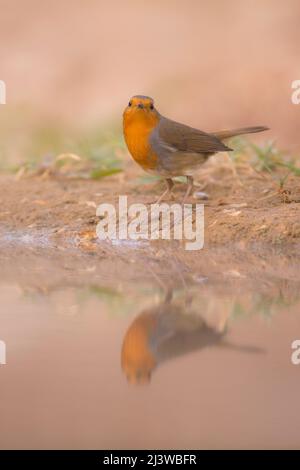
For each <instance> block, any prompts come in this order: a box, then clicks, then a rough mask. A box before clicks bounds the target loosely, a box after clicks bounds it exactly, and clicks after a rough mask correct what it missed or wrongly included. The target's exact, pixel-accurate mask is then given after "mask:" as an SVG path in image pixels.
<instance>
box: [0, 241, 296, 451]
mask: <svg viewBox="0 0 300 470" xmlns="http://www.w3.org/2000/svg"><path fill="white" fill-rule="evenodd" d="M128 250H129V251H128ZM177 255H178V256H177ZM184 256H185V255H182V256H181V257H180V254H179V253H177V254H176V253H174V252H173V253H170V256H169V257H167V258H165V257H164V255H162V253H161V251H160V250H159V249H157V250H156V251H155V253H154V252H151V256H150V255H149V250H148V249H146V250H144V251H139V250H138V249H136V248H132V247H131V248H130V249H128V247H126V248H124V247H119V248H118V249H117V250H116V251H113V252H111V253H110V252H105V253H104V254H103V253H101V250H99V253H98V252H93V251H92V252H89V253H86V252H80V253H79V252H78V250H75V249H71V248H61V247H60V248H59V247H49V246H48V245H47V243H46V242H45V243H44V241H43V239H42V238H41V239H39V240H32V239H30V237H29V238H28V237H27V238H26V237H25V238H24V237H22V238H18V237H15V238H14V237H12V238H10V239H5V240H4V239H2V240H1V249H0V262H1V272H0V303H1V313H0V340H2V341H5V344H6V362H7V363H6V365H1V366H0V384H1V385H0V416H1V429H0V447H1V448H6V449H8V448H24V449H29V448H40V449H44V448H72V449H76V448H85V449H91V448H98V449H104V448H107V449H114V448H123V449H126V448H148V449H160V448H167V449H168V448H170V449H176V448H185V449H192V448H194V449H195V448H198V449H202V448H212V449H213V448H252V447H255V448H299V447H300V404H299V391H300V365H298V366H297V365H293V364H292V362H291V355H292V352H293V351H292V349H291V343H292V342H293V341H294V340H295V339H300V323H299V320H300V291H299V286H300V272H299V260H298V259H297V257H295V256H294V255H293V256H292V255H290V254H285V253H281V252H279V253H272V254H267V255H266V254H262V253H259V254H258V253H257V252H254V253H251V254H250V253H248V254H245V253H239V254H238V253H237V252H236V251H235V250H233V251H232V252H231V253H228V250H227V251H226V253H225V254H224V253H223V252H220V251H216V250H211V251H210V252H207V251H206V252H205V250H203V252H202V253H198V254H197V256H196V255H195V254H193V255H191V256H190V258H185V257H184Z"/></svg>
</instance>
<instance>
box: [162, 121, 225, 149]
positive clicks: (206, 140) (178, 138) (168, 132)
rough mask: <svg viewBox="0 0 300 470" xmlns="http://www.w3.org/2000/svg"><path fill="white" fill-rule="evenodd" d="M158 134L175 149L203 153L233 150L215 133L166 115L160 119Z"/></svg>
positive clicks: (163, 141)
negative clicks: (171, 118) (190, 125)
mask: <svg viewBox="0 0 300 470" xmlns="http://www.w3.org/2000/svg"><path fill="white" fill-rule="evenodd" d="M158 134H159V139H160V141H161V143H163V144H164V145H166V146H168V147H170V149H173V151H179V152H188V153H202V154H203V153H215V152H227V151H229V150H231V149H230V148H229V147H226V145H224V144H223V143H222V142H221V141H220V140H219V139H218V138H217V137H216V136H215V135H213V134H207V133H206V132H202V131H200V130H198V129H193V128H192V127H189V126H185V125H184V124H180V123H179V122H175V121H171V120H170V119H167V118H164V117H161V119H160V123H159V126H158Z"/></svg>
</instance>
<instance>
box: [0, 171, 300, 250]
mask: <svg viewBox="0 0 300 470" xmlns="http://www.w3.org/2000/svg"><path fill="white" fill-rule="evenodd" d="M220 167H221V164H220ZM208 171H209V169H208ZM226 171H227V170H226ZM229 173H230V172H229ZM217 176H218V173H217V174H215V173H214V176H213V178H211V177H210V176H209V177H208V176H207V174H205V177H204V181H206V183H205V192H206V194H208V196H209V198H208V199H207V200H205V201H203V200H201V199H197V198H196V196H197V191H198V189H199V187H198V188H196V192H195V193H194V196H193V198H191V199H190V200H189V202H192V203H195V202H198V203H204V204H205V247H209V246H212V245H215V246H225V245H232V244H234V243H238V244H239V246H240V247H247V246H249V245H251V244H253V243H261V244H264V243H265V244H267V245H272V246H277V247H278V246H279V247H287V246H290V247H291V246H292V245H293V246H297V244H298V243H299V239H300V222H299V215H300V205H299V202H300V187H299V182H298V180H297V178H295V177H293V176H291V177H290V178H289V179H288V181H287V183H286V184H285V187H284V191H285V192H284V193H282V192H280V190H279V189H278V186H276V184H275V183H274V181H273V179H272V178H271V177H269V176H268V175H267V176H265V175H264V174H258V173H256V172H253V173H252V174H249V173H248V174H247V175H246V176H245V175H242V174H240V175H230V174H229V176H228V174H227V177H224V174H223V179H222V184H219V182H218V180H217ZM198 181H199V180H198ZM197 184H200V182H199V183H197ZM0 185H1V199H0V201H1V210H0V226H1V227H2V229H4V230H5V231H27V232H28V233H33V234H34V233H35V234H38V233H43V232H44V233H47V234H49V235H50V236H51V238H53V239H56V240H60V244H64V243H65V242H67V241H68V240H69V241H70V240H73V241H74V240H76V241H77V242H78V243H79V245H80V246H84V245H85V243H86V244H87V247H89V248H90V249H92V250H97V249H100V250H101V246H99V244H98V243H97V241H96V238H95V229H96V224H97V222H98V221H99V219H98V217H96V207H97V206H98V205H99V204H100V203H103V202H109V203H113V204H114V205H115V207H118V206H117V204H118V197H119V195H128V203H129V204H130V203H133V202H139V203H140V202H141V203H145V204H150V203H153V202H155V201H156V199H157V197H158V195H160V193H161V192H162V191H163V188H164V185H163V182H154V183H153V182H151V183H147V184H146V183H137V182H136V179H132V178H130V172H129V174H128V172H125V173H124V174H123V173H121V174H120V175H116V176H111V177H108V178H105V179H103V180H100V181H95V180H85V179H76V178H72V179H71V178H67V177H65V176H61V175H55V176H50V177H49V176H46V177H43V176H30V177H24V178H21V179H19V180H18V181H16V179H15V178H14V177H12V176H1V179H0ZM184 190H185V185H184V184H182V183H178V185H177V186H176V189H175V193H174V196H175V200H178V201H181V200H182V194H183V191H184Z"/></svg>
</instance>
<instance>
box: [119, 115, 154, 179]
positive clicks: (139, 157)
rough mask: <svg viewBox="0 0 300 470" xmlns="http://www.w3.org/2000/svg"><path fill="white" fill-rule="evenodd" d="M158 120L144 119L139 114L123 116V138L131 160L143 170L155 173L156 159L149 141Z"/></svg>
mask: <svg viewBox="0 0 300 470" xmlns="http://www.w3.org/2000/svg"><path fill="white" fill-rule="evenodd" d="M157 123H158V119H157V118H156V116H155V119H154V118H151V119H149V118H147V119H145V118H144V116H143V115H142V114H141V113H139V114H138V113H137V115H136V116H130V117H127V116H124V137H125V141H126V144H127V147H128V150H129V152H130V153H131V155H132V157H133V159H134V160H135V161H136V162H137V163H138V164H139V165H140V166H141V167H142V168H143V169H144V170H145V171H155V170H156V168H157V164H158V157H157V155H156V154H155V152H154V151H153V150H152V148H151V145H150V142H149V139H150V135H151V133H152V132H153V130H154V128H155V127H156V125H157Z"/></svg>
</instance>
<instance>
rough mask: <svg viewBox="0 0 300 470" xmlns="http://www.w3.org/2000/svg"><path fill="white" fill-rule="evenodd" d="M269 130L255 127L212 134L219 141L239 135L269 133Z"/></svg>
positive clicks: (263, 127)
mask: <svg viewBox="0 0 300 470" xmlns="http://www.w3.org/2000/svg"><path fill="white" fill-rule="evenodd" d="M268 130H269V128H268V127H265V126H255V127H241V128H240V129H233V130H231V131H219V132H212V134H213V135H214V136H215V137H217V139H219V140H225V139H230V138H231V137H235V136H237V135H242V134H255V133H256V132H263V131H268Z"/></svg>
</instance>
